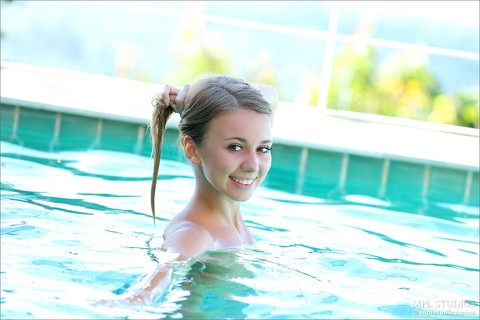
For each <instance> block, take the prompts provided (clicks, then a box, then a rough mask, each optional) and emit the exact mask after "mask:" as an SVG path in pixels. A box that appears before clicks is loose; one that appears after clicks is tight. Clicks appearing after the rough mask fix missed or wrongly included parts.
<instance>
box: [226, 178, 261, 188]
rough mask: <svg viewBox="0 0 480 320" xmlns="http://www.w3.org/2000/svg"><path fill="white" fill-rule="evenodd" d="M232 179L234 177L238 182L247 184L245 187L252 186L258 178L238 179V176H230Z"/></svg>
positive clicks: (243, 184)
mask: <svg viewBox="0 0 480 320" xmlns="http://www.w3.org/2000/svg"><path fill="white" fill-rule="evenodd" d="M230 179H232V180H233V181H234V182H236V183H238V184H241V185H242V186H245V187H248V186H251V185H252V184H253V182H255V180H257V178H255V179H238V178H235V177H230Z"/></svg>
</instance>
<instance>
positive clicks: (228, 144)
mask: <svg viewBox="0 0 480 320" xmlns="http://www.w3.org/2000/svg"><path fill="white" fill-rule="evenodd" d="M271 146H272V135H271V122H270V117H269V116H268V115H266V114H262V113H258V112H256V111H253V110H250V109H246V108H241V109H237V110H231V111H225V112H222V113H220V114H219V115H218V116H216V117H215V118H214V119H213V120H212V121H211V122H210V123H209V125H208V131H207V133H206V135H205V140H204V141H203V144H202V146H201V147H200V148H198V149H197V150H196V154H197V156H198V164H199V167H200V168H201V170H198V171H201V172H197V175H198V174H200V175H201V176H200V177H199V178H200V180H203V183H205V184H206V187H208V188H212V191H214V192H216V193H217V194H219V195H221V196H222V197H226V198H227V199H231V200H234V201H245V200H248V199H249V198H250V197H251V196H252V194H253V192H254V191H255V190H256V189H257V188H258V186H260V184H261V183H262V182H263V180H264V179H265V176H266V174H267V173H268V171H269V170H270V165H271V161H272V158H271V154H270V149H271ZM200 168H198V169H200ZM203 178H204V179H203ZM200 183H202V182H200Z"/></svg>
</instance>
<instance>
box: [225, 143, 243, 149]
mask: <svg viewBox="0 0 480 320" xmlns="http://www.w3.org/2000/svg"><path fill="white" fill-rule="evenodd" d="M228 150H230V151H241V150H242V145H240V144H238V143H232V144H231V145H229V146H228Z"/></svg>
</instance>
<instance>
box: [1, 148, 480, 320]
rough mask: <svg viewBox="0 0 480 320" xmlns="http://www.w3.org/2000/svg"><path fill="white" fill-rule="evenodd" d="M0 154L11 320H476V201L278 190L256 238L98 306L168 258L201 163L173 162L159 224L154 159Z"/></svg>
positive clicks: (162, 188)
mask: <svg viewBox="0 0 480 320" xmlns="http://www.w3.org/2000/svg"><path fill="white" fill-rule="evenodd" d="M1 152H2V159H1V186H2V187H1V234H2V236H1V305H0V306H1V316H2V319H10V318H30V319H33V318H62V319H67V318H144V319H145V318H182V317H183V318H209V319H213V318H255V319H259V318H262V319H266V318H273V319H278V318H295V319H299V318H302V319H308V318H313V319H318V318H382V319H387V318H402V319H404V318H417V317H420V318H442V319H444V318H459V317H463V318H471V319H476V318H478V315H479V288H478V286H479V260H478V259H479V227H478V208H474V207H468V206H462V205H454V204H448V203H445V204H443V206H444V207H445V206H447V207H449V208H451V211H452V217H453V218H451V219H441V218H435V217H431V216H422V215H418V214H412V213H408V212H400V211H396V210H395V209H394V208H395V207H394V206H393V205H392V204H391V203H389V202H387V201H385V200H381V199H374V198H369V197H364V196H359V195H350V196H346V197H343V199H340V200H339V199H338V198H337V199H335V200H332V199H318V198H311V197H305V196H299V195H293V194H288V193H284V192H280V191H275V190H270V189H267V188H261V189H259V190H258V192H257V193H256V195H255V196H254V197H253V198H252V199H251V200H250V201H249V202H247V203H245V204H244V206H243V211H244V218H245V219H246V222H247V225H248V226H249V227H250V229H251V231H252V233H253V234H254V236H255V238H256V240H257V244H256V245H255V246H252V247H246V248H235V249H229V250H223V251H216V252H208V253H206V254H204V255H203V256H202V257H199V259H198V261H187V262H184V263H181V264H179V265H178V266H177V267H176V269H175V273H174V280H173V282H172V284H171V287H170V288H169V289H168V290H167V292H166V294H165V295H164V297H163V298H162V299H160V301H158V303H156V304H154V305H151V306H146V307H106V306H101V307H99V306H93V305H92V302H94V301H97V300H98V299H102V298H105V297H109V296H111V295H115V294H120V293H122V292H123V291H124V290H125V289H126V288H127V287H128V286H129V285H130V284H132V282H134V281H135V279H137V278H138V277H139V276H140V275H142V274H143V272H145V271H146V270H148V268H149V267H151V266H152V264H153V263H154V261H155V259H157V258H158V255H159V250H158V248H159V247H160V246H161V234H162V230H163V228H164V226H165V225H166V223H167V222H168V221H169V219H171V218H172V216H173V215H174V214H175V213H176V212H178V211H179V210H181V208H182V207H183V206H184V205H185V204H186V202H187V201H188V199H189V196H190V194H191V192H192V187H193V177H192V171H191V168H190V167H189V166H188V165H186V164H183V163H177V162H171V161H163V162H162V165H161V170H160V171H161V172H160V174H161V178H160V180H159V183H158V187H157V190H158V192H157V203H158V204H157V206H158V208H159V209H158V216H159V219H158V220H157V224H156V227H154V226H153V223H152V219H151V217H150V216H149V212H150V211H149V188H150V175H151V168H152V160H151V159H149V158H146V157H141V156H137V155H132V154H127V153H117V152H112V151H89V152H60V153H48V152H41V151H35V150H32V149H27V148H24V147H20V146H17V145H13V144H9V143H5V142H2V144H1ZM412 212H413V211H412Z"/></svg>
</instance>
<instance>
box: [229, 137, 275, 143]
mask: <svg viewBox="0 0 480 320" xmlns="http://www.w3.org/2000/svg"><path fill="white" fill-rule="evenodd" d="M223 140H225V141H227V140H238V141H240V142H243V143H246V142H247V139H245V138H240V137H231V138H226V139H223ZM271 142H272V140H263V141H262V142H261V143H271Z"/></svg>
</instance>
